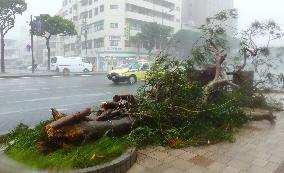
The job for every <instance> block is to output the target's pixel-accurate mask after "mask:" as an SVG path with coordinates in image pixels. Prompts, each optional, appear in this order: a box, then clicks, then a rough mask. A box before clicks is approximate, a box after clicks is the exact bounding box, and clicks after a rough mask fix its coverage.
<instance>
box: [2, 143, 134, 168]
mask: <svg viewBox="0 0 284 173" xmlns="http://www.w3.org/2000/svg"><path fill="white" fill-rule="evenodd" d="M1 157H2V159H1ZM3 158H4V159H3ZM5 158H6V156H5V155H4V153H3V151H0V164H1V163H2V164H5V166H4V167H3V165H0V172H1V173H2V172H3V171H4V172H7V171H8V172H9V173H48V172H50V171H35V170H28V169H26V168H24V167H23V166H22V165H20V164H18V163H16V162H15V161H13V160H10V159H9V158H7V159H5ZM136 160H137V149H136V148H130V149H128V150H127V151H126V152H124V153H123V154H122V155H121V156H120V157H118V158H117V159H115V160H113V161H111V162H108V163H105V164H101V165H98V166H94V167H89V168H85V169H78V170H73V171H70V172H69V171H68V173H126V172H127V171H128V170H129V169H130V168H131V167H132V166H133V165H134V164H135V162H136ZM9 162H12V164H11V169H14V170H8V169H9V168H8V165H10V163H9ZM2 168H4V170H2ZM13 171H15V172H13ZM54 173H61V172H60V171H59V172H58V171H55V172H54Z"/></svg>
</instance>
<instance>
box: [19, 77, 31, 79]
mask: <svg viewBox="0 0 284 173" xmlns="http://www.w3.org/2000/svg"><path fill="white" fill-rule="evenodd" d="M31 78H32V77H21V79H31Z"/></svg>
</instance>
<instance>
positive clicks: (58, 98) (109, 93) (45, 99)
mask: <svg viewBox="0 0 284 173" xmlns="http://www.w3.org/2000/svg"><path fill="white" fill-rule="evenodd" d="M104 95H112V93H111V92H106V93H94V94H78V95H70V96H62V97H45V98H36V99H29V100H18V101H14V102H8V103H10V104H11V103H25V102H38V101H49V100H61V99H66V98H74V97H77V98H88V97H99V96H104Z"/></svg>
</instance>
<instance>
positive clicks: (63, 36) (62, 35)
mask: <svg viewBox="0 0 284 173" xmlns="http://www.w3.org/2000/svg"><path fill="white" fill-rule="evenodd" d="M66 35H67V34H65V33H63V34H60V35H59V36H60V37H62V38H63V56H64V57H65V36H66Z"/></svg>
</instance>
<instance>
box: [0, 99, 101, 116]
mask: <svg viewBox="0 0 284 173" xmlns="http://www.w3.org/2000/svg"><path fill="white" fill-rule="evenodd" d="M98 103H99V102H98V101H87V102H80V103H73V104H66V105H57V107H70V106H76V105H85V104H98ZM50 107H52V106H49V107H39V108H34V109H28V110H20V111H10V112H0V115H7V114H15V113H24V112H31V111H39V110H45V109H50Z"/></svg>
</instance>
